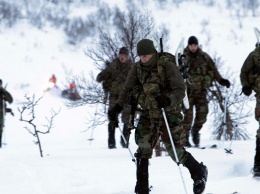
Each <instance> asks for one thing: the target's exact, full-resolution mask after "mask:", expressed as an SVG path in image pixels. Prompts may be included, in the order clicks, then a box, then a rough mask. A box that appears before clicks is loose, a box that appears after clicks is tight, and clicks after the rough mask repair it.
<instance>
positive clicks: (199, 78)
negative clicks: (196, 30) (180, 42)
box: [183, 36, 230, 147]
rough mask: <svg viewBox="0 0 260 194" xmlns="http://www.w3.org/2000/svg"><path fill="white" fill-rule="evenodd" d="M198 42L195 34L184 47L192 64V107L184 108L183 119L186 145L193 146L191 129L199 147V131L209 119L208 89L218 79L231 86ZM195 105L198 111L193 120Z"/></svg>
mask: <svg viewBox="0 0 260 194" xmlns="http://www.w3.org/2000/svg"><path fill="white" fill-rule="evenodd" d="M198 44H199V42H198V39H197V38H196V37H195V36H191V37H189V39H188V46H187V47H186V48H185V49H184V55H185V57H186V62H187V64H188V65H189V66H190V67H189V70H188V74H189V75H190V79H189V81H188V82H187V84H186V85H187V95H188V98H189V104H190V108H189V109H185V110H184V121H183V127H184V129H185V131H186V132H187V134H186V143H185V146H186V147H191V144H190V142H189V134H190V131H191V135H192V141H193V143H194V144H195V146H197V147H198V146H199V144H200V134H199V131H200V130H201V128H202V126H203V124H204V123H205V122H206V121H207V115H208V100H207V89H208V88H209V87H210V86H211V85H212V81H213V80H216V81H218V83H219V84H220V85H222V86H226V87H227V88H229V87H230V82H229V80H227V79H223V78H222V77H221V75H220V73H219V72H218V70H217V68H216V66H215V64H214V62H213V60H212V59H211V57H210V56H209V55H208V54H207V53H206V52H203V51H202V49H201V48H199V46H198ZM194 106H195V111H196V113H195V118H194V121H193V107H194ZM192 123H193V126H192Z"/></svg>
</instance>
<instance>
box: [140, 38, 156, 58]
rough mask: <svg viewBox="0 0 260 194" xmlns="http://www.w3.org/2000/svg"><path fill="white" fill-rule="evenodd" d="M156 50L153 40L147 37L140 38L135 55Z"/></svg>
mask: <svg viewBox="0 0 260 194" xmlns="http://www.w3.org/2000/svg"><path fill="white" fill-rule="evenodd" d="M155 52H156V49H155V48H154V45H153V41H152V40H149V39H142V40H140V41H139V42H138V43H137V55H138V56H141V55H150V54H153V53H155Z"/></svg>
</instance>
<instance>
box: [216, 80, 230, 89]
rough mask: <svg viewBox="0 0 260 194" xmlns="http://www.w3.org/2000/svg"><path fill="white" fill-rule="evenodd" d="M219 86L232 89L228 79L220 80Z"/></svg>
mask: <svg viewBox="0 0 260 194" xmlns="http://www.w3.org/2000/svg"><path fill="white" fill-rule="evenodd" d="M219 84H220V85H222V86H226V87H227V88H229V87H230V82H229V81H228V80H227V79H221V80H219Z"/></svg>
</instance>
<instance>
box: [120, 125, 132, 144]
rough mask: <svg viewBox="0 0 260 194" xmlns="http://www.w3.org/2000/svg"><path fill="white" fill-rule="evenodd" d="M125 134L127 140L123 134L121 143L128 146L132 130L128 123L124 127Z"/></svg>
mask: <svg viewBox="0 0 260 194" xmlns="http://www.w3.org/2000/svg"><path fill="white" fill-rule="evenodd" d="M123 135H124V137H125V140H126V142H125V140H124V138H123V137H122V136H121V140H120V144H121V146H122V147H123V148H128V145H129V137H130V131H129V129H128V124H124V128H123Z"/></svg>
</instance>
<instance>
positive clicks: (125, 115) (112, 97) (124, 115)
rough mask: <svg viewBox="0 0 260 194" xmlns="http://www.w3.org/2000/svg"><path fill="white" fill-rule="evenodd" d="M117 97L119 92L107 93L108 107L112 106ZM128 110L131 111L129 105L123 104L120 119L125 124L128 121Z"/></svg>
mask: <svg viewBox="0 0 260 194" xmlns="http://www.w3.org/2000/svg"><path fill="white" fill-rule="evenodd" d="M118 97H119V94H114V93H111V94H110V95H109V102H108V109H111V108H113V106H114V105H115V104H116V100H117V99H118ZM130 111H131V106H130V105H128V104H125V106H124V109H123V110H122V112H121V121H122V122H123V123H125V124H128V122H129V117H130Z"/></svg>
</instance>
